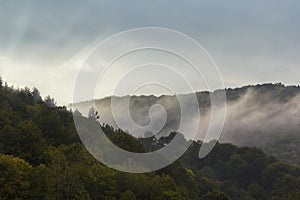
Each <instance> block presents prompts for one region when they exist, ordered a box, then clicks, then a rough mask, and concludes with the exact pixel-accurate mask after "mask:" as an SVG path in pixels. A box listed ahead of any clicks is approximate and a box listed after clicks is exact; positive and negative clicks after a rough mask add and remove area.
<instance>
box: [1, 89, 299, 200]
mask: <svg viewBox="0 0 300 200" xmlns="http://www.w3.org/2000/svg"><path fill="white" fill-rule="evenodd" d="M268 87H271V86H264V87H261V88H260V90H261V91H264V90H266V88H268ZM276 87H278V88H281V87H282V86H280V85H278V86H276ZM271 88H272V87H271ZM241 90H242V89H241ZM292 90H293V89H291V91H292ZM282 91H283V90H282ZM229 92H230V93H231V94H232V97H231V98H232V99H235V98H238V96H239V94H238V93H236V92H235V91H229ZM292 93H293V92H291V94H290V96H291V95H292ZM281 94H282V93H278V95H279V96H280V95H281ZM198 97H199V100H201V101H203V102H206V100H207V99H206V98H204V97H201V95H200V96H198ZM151 98H154V97H151ZM206 103H207V102H206ZM207 104H209V103H207ZM94 114H96V113H95V112H94ZM77 115H78V116H80V117H82V118H84V117H83V116H81V115H80V114H78V113H77ZM96 116H97V115H96ZM94 117H95V116H94ZM96 118H97V117H96ZM96 118H92V117H91V118H90V119H88V118H85V120H87V122H90V121H92V122H93V123H95V119H96ZM81 128H83V129H84V128H86V127H81ZM101 128H102V129H103V131H104V132H105V134H106V135H107V136H108V138H109V139H110V140H111V141H112V142H113V143H115V144H116V145H118V146H119V147H121V148H123V149H125V150H128V151H131V152H147V151H153V150H155V149H159V148H161V147H163V146H164V145H165V144H166V143H169V141H170V140H172V138H173V137H174V136H175V135H176V134H179V133H172V134H170V135H169V136H166V137H161V138H159V139H157V138H154V137H150V138H143V139H137V138H134V137H132V136H131V135H129V134H127V133H126V132H124V131H122V130H115V129H114V128H112V127H111V126H108V125H103V126H101ZM181 142H182V143H185V142H187V141H186V140H185V138H184V137H183V136H182V137H181ZM288 144H289V142H286V144H284V145H283V146H284V148H288ZM295 144H296V143H295ZM201 145H202V142H201V141H193V143H192V145H191V146H190V148H188V150H187V151H186V153H185V154H184V155H183V156H182V157H181V158H180V160H178V161H176V162H174V163H173V164H171V165H170V166H168V167H165V168H163V169H161V170H158V171H156V172H151V173H145V174H128V173H123V172H119V171H116V170H113V169H111V168H108V167H106V166H104V165H103V164H101V163H100V162H98V161H97V160H96V159H95V158H93V157H92V156H91V155H90V154H89V152H88V151H87V150H86V149H85V147H84V146H83V145H82V144H81V143H80V140H79V138H78V136H77V133H76V131H75V127H74V122H73V116H72V113H71V112H70V111H68V110H67V109H66V108H65V107H56V106H55V100H54V99H52V98H50V97H47V98H46V99H45V101H43V100H42V99H41V97H40V94H39V92H38V90H37V89H33V91H30V90H29V89H28V88H25V89H21V90H19V89H18V90H15V89H12V88H10V87H8V86H4V87H2V88H1V89H0V199H107V200H108V199H111V200H113V199H123V200H127V199H145V200H147V199H149V200H150V199H158V200H164V199H170V200H179V199H205V200H206V199H222V200H223V199H225V200H228V199H299V191H300V178H299V177H300V169H299V167H298V166H295V165H290V164H287V163H285V162H281V161H278V160H277V159H275V158H274V157H269V156H267V155H266V154H265V153H264V152H263V151H262V150H260V149H258V148H250V147H237V146H235V145H232V144H220V143H218V144H217V145H216V146H215V148H214V149H213V151H212V152H211V153H210V154H209V155H208V156H207V157H205V158H203V159H201V160H200V159H199V158H198V151H199V148H200V147H201ZM291 145H293V143H291ZM278 146H279V145H278ZM4 154H7V155H4ZM110 159H113V158H110Z"/></svg>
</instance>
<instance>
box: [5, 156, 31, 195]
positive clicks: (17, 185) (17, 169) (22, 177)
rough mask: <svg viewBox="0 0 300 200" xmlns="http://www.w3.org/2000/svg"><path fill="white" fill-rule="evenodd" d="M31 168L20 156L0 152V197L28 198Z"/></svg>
mask: <svg viewBox="0 0 300 200" xmlns="http://www.w3.org/2000/svg"><path fill="white" fill-rule="evenodd" d="M31 168H32V167H31V165H30V164H28V163H27V162H25V161H24V160H22V159H20V158H16V157H12V156H7V155H3V154H0V170H1V171H0V172H1V176H0V199H7V200H9V199H20V200H21V199H28V198H29V196H30V192H31V191H30V181H29V174H30V171H31Z"/></svg>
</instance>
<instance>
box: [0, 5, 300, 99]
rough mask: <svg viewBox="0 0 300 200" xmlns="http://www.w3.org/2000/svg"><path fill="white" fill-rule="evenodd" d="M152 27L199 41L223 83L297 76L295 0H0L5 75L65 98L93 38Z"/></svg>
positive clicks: (299, 41) (299, 16)
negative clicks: (210, 57) (217, 70)
mask: <svg viewBox="0 0 300 200" xmlns="http://www.w3.org/2000/svg"><path fill="white" fill-rule="evenodd" d="M149 26H151V27H165V28H170V29H174V30H177V31H180V32H182V33H185V34H187V35H189V36H190V37H192V38H194V39H195V40H197V41H198V42H199V43H200V44H202V45H203V46H204V47H205V48H206V50H207V51H208V52H209V53H210V55H211V56H212V58H213V59H214V61H215V62H216V64H217V65H218V67H219V69H220V72H221V74H222V76H223V79H224V82H225V86H226V87H236V86H242V85H245V84H257V83H264V82H282V83H284V84H288V85H290V84H296V85H298V84H299V82H300V81H299V75H300V67H299V63H300V1H298V0H294V1H292V0H281V1H278V0H265V1H261V0H251V1H242V0H227V1H215V0H209V1H201V0H186V1H175V0H153V1H140V0H136V1H134V0H120V1H113V0H107V1H103V0H102V1H101V0H90V1H88V0H85V1H77V0H60V1H53V0H43V1H40V0H36V1H34V0H26V1H18V0H2V1H1V2H0V76H1V77H2V78H3V79H4V80H6V81H7V82H8V83H9V84H10V85H11V84H13V85H15V86H19V87H24V86H29V87H37V88H39V90H40V91H41V93H42V95H43V96H45V95H47V94H50V95H51V96H53V97H55V98H56V99H57V101H58V102H59V103H60V104H67V103H69V102H71V101H72V96H73V90H74V82H75V79H76V76H77V73H78V71H79V68H80V64H81V62H82V60H83V58H84V56H86V52H88V50H89V49H90V48H92V47H93V45H95V44H97V42H100V41H102V40H104V39H106V38H107V37H109V36H111V35H112V34H116V33H118V32H120V31H125V30H128V29H132V28H137V27H149Z"/></svg>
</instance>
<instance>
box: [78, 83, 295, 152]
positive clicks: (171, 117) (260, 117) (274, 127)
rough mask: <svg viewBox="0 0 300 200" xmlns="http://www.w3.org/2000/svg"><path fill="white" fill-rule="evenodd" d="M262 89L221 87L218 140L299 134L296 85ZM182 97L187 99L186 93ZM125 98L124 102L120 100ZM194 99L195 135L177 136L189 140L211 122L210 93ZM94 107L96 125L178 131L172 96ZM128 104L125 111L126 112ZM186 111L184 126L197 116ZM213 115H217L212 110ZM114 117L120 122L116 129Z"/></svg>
mask: <svg viewBox="0 0 300 200" xmlns="http://www.w3.org/2000/svg"><path fill="white" fill-rule="evenodd" d="M268 87H270V85H267V86H264V85H263V86H261V87H247V88H241V89H236V90H233V91H234V92H232V91H231V92H230V91H227V113H226V120H225V124H224V128H223V131H222V135H221V138H220V141H221V142H230V143H234V144H237V145H251V146H252V145H255V146H260V145H263V144H266V143H269V142H272V141H273V140H276V139H278V138H280V137H285V136H287V135H297V134H299V130H300V92H299V91H300V90H299V88H298V87H293V88H288V87H284V86H282V85H280V86H276V85H275V86H274V85H272V86H271V88H268ZM266 88H267V90H266ZM182 96H185V97H186V98H190V96H189V95H182ZM126 98H127V99H128V105H129V106H128V105H124V103H122V102H125V101H124V99H126ZM197 98H198V103H199V108H200V123H199V124H198V125H199V131H198V134H197V136H196V138H193V137H192V136H191V135H190V134H189V133H188V132H187V133H182V134H184V135H185V137H186V138H189V139H192V138H193V139H199V140H203V138H204V136H205V134H206V131H207V128H208V126H209V123H210V120H211V113H210V100H209V98H210V95H209V93H208V92H201V93H197ZM112 99H113V101H112ZM129 99H130V100H129ZM112 102H113V103H112ZM186 102H187V103H188V101H186ZM158 105H160V106H158ZM92 106H93V102H92V101H90V102H82V103H79V104H74V106H73V108H74V109H75V108H76V109H78V110H79V111H80V112H81V113H83V114H84V115H87V114H88V110H89V108H90V107H92ZM111 106H113V110H114V112H112V109H111ZM182 106H185V107H187V105H182ZM95 108H96V110H98V112H99V116H100V118H99V121H100V122H101V123H106V124H110V125H112V126H114V127H115V128H121V129H123V130H125V131H127V132H128V133H130V134H132V135H134V136H136V137H145V135H147V136H151V135H152V134H155V135H156V136H158V137H159V136H162V135H168V134H169V133H170V132H171V131H177V130H178V127H179V125H180V121H181V110H180V105H179V102H178V100H177V99H176V96H161V97H156V96H133V97H129V96H127V97H112V98H111V97H110V98H105V99H101V100H96V101H95ZM128 108H129V115H127V114H126V112H127V110H128ZM192 109H193V108H190V111H189V112H190V113H191V115H190V116H188V120H186V123H188V125H190V126H194V125H195V123H198V120H199V116H198V115H195V112H192ZM112 113H114V115H113V114H112ZM216 114H218V113H214V115H216ZM128 118H131V119H132V121H130V120H128ZM116 119H117V120H116ZM116 121H119V122H120V121H121V125H122V127H120V126H119V125H120V123H119V122H118V123H116ZM124 126H125V127H124ZM149 132H152V134H149Z"/></svg>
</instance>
